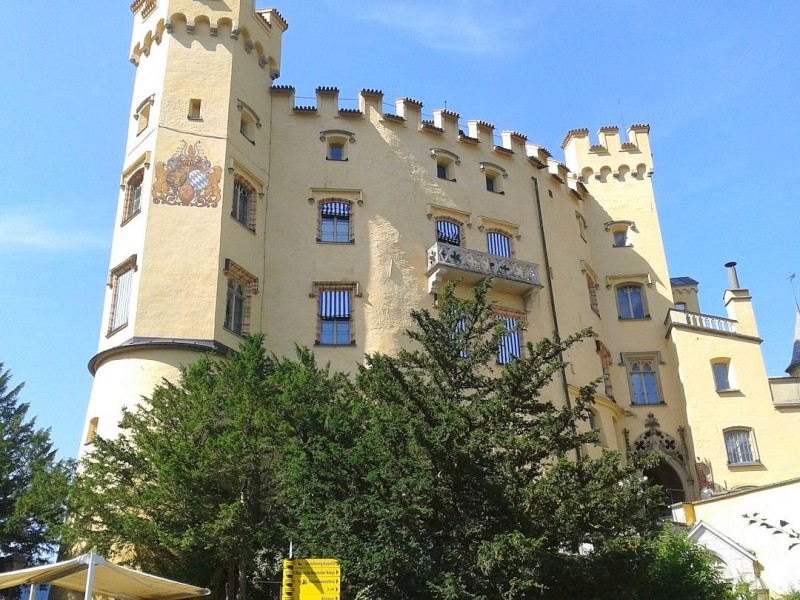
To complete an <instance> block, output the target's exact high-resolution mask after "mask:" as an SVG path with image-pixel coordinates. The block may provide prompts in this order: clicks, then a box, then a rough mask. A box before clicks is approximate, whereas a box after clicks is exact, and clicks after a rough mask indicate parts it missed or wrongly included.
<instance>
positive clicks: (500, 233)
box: [486, 229, 514, 258]
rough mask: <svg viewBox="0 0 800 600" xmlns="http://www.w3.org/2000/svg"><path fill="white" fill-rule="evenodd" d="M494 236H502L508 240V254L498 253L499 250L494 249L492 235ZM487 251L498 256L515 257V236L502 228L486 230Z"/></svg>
mask: <svg viewBox="0 0 800 600" xmlns="http://www.w3.org/2000/svg"><path fill="white" fill-rule="evenodd" d="M493 236H501V237H503V238H505V240H506V247H507V248H508V254H498V253H497V252H493V251H492V241H491V240H492V237H493ZM486 252H487V254H491V255H492V256H497V257H499V258H514V236H513V235H512V234H510V233H509V232H507V231H503V230H502V229H489V230H487V231H486Z"/></svg>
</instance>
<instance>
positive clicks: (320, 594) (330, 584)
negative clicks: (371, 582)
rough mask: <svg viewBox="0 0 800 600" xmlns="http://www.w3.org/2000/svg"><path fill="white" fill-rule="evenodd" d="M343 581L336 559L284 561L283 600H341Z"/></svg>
mask: <svg viewBox="0 0 800 600" xmlns="http://www.w3.org/2000/svg"><path fill="white" fill-rule="evenodd" d="M341 579H342V570H341V567H340V566H339V561H338V560H336V559H335V558H295V559H284V561H283V588H282V591H281V600H340V598H341V595H340V594H341V592H340V588H341Z"/></svg>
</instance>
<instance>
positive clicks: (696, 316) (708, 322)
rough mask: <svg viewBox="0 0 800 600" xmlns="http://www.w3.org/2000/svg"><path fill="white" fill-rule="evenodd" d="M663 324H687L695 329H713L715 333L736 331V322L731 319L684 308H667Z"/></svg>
mask: <svg viewBox="0 0 800 600" xmlns="http://www.w3.org/2000/svg"><path fill="white" fill-rule="evenodd" d="M664 324H665V325H667V326H668V327H671V326H672V325H688V326H689V327H694V328H696V329H704V330H706V331H714V332H717V333H738V329H737V322H736V321H734V320H733V319H723V318H722V317H715V316H712V315H704V314H701V313H693V312H686V311H684V310H675V309H674V308H671V309H669V312H668V313H667V320H666V321H665V322H664Z"/></svg>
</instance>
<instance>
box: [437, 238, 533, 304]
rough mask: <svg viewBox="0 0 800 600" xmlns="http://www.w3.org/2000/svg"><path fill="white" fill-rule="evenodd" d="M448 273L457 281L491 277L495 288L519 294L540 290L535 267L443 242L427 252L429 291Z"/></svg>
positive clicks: (520, 261)
mask: <svg viewBox="0 0 800 600" xmlns="http://www.w3.org/2000/svg"><path fill="white" fill-rule="evenodd" d="M451 269H452V270H454V271H455V272H454V273H453V277H452V278H453V279H457V278H460V279H463V280H465V281H467V282H471V281H472V280H477V279H481V278H485V277H494V278H495V280H496V281H495V286H496V287H498V288H504V287H505V288H509V289H511V290H515V291H518V292H522V293H526V292H529V291H531V290H532V289H535V288H540V287H542V283H541V279H540V278H539V265H537V264H534V263H529V262H525V261H524V260H517V259H515V258H504V257H502V256H495V255H494V254H489V253H488V252H480V251H478V250H472V249H469V248H462V247H460V246H451V245H450V244H444V243H442V242H437V243H435V244H434V245H433V246H431V247H430V248H429V249H428V272H427V275H428V277H429V280H430V287H431V288H432V289H433V288H434V287H435V281H439V280H441V279H447V278H448V277H446V274H447V272H449V271H450V270H451ZM475 275H477V276H478V277H475ZM434 280H435V281H434ZM431 291H432V290H431Z"/></svg>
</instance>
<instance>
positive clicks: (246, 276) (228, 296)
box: [222, 258, 258, 337]
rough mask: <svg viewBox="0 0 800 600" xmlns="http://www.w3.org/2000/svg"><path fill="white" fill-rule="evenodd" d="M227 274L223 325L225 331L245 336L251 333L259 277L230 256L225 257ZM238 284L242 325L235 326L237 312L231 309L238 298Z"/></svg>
mask: <svg viewBox="0 0 800 600" xmlns="http://www.w3.org/2000/svg"><path fill="white" fill-rule="evenodd" d="M223 275H224V276H225V279H226V282H225V313H224V315H223V318H222V327H223V329H224V330H225V331H229V332H230V333H232V334H234V335H237V336H239V337H245V336H246V335H247V334H248V333H250V325H251V320H252V310H253V298H254V296H255V295H256V294H257V293H258V278H257V277H256V276H255V275H253V274H252V273H250V272H249V271H247V270H246V269H244V268H243V267H242V266H241V265H239V264H237V263H236V262H234V261H233V260H231V259H230V258H226V259H225V267H224V268H223ZM236 286H240V287H241V291H242V294H241V300H242V302H241V326H240V327H239V328H238V330H237V328H236V327H235V325H236V320H235V313H233V311H231V310H230V309H231V303H232V301H235V300H236V295H235V294H236V289H235V287H236ZM232 296H233V297H232Z"/></svg>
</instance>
